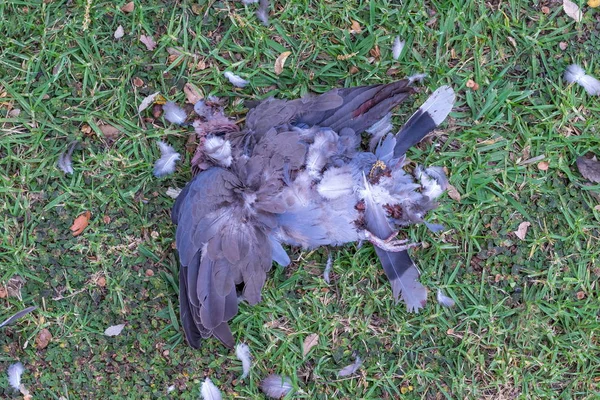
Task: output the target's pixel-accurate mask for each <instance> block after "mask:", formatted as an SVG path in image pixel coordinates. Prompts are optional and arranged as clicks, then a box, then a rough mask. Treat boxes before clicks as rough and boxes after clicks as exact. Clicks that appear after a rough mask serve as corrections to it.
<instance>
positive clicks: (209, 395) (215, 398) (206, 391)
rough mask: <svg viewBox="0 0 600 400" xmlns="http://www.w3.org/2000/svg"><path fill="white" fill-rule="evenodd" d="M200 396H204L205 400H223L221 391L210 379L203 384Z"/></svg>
mask: <svg viewBox="0 0 600 400" xmlns="http://www.w3.org/2000/svg"><path fill="white" fill-rule="evenodd" d="M200 395H201V396H202V399H203V400H221V399H222V398H223V397H222V396H221V391H220V390H219V389H218V388H217V387H216V386H215V384H214V383H212V381H211V380H210V378H206V380H205V381H204V382H203V383H202V387H201V388H200Z"/></svg>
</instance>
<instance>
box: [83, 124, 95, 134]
mask: <svg viewBox="0 0 600 400" xmlns="http://www.w3.org/2000/svg"><path fill="white" fill-rule="evenodd" d="M80 131H81V133H83V134H84V135H86V136H87V135H89V134H90V133H92V127H91V126H89V125H88V124H83V125H82V126H81V129H80Z"/></svg>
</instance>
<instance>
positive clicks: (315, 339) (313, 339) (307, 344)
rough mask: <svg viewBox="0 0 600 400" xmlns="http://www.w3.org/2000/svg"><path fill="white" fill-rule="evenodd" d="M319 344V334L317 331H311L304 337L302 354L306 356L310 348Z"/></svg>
mask: <svg viewBox="0 0 600 400" xmlns="http://www.w3.org/2000/svg"><path fill="white" fill-rule="evenodd" d="M317 344H319V335H318V334H316V333H311V334H310V335H308V336H307V337H306V339H304V343H303V344H302V356H303V357H306V355H307V354H308V352H309V351H310V349H312V348H313V347H315V346H316V345H317Z"/></svg>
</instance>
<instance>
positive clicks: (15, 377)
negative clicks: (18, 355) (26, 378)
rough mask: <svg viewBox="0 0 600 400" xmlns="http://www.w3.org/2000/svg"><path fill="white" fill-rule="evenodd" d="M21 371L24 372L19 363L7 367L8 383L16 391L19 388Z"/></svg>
mask: <svg viewBox="0 0 600 400" xmlns="http://www.w3.org/2000/svg"><path fill="white" fill-rule="evenodd" d="M23 371H25V368H24V367H23V364H21V363H20V362H17V363H14V364H12V365H10V366H9V367H8V371H7V373H8V383H9V384H10V386H11V387H12V388H13V389H15V390H17V391H18V390H19V388H20V386H21V375H23Z"/></svg>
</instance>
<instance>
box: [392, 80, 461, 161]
mask: <svg viewBox="0 0 600 400" xmlns="http://www.w3.org/2000/svg"><path fill="white" fill-rule="evenodd" d="M455 99H456V96H455V94H454V90H452V88H451V87H450V86H442V87H440V88H438V89H437V90H436V91H435V92H433V94H432V95H431V96H429V98H428V99H427V101H426V102H425V103H424V104H423V105H422V106H421V107H419V109H418V110H417V112H415V113H414V114H413V115H412V116H411V117H410V119H409V120H408V121H407V122H406V124H404V126H403V127H402V129H401V130H400V132H398V134H397V135H396V138H397V142H396V147H395V148H394V158H400V157H402V156H403V155H404V154H405V153H406V151H407V150H408V149H409V148H411V147H412V146H414V145H415V144H417V143H419V142H420V141H421V140H422V139H423V138H424V137H425V135H427V134H428V133H429V132H431V131H432V130H434V129H436V128H437V127H438V126H439V125H440V124H441V123H442V122H443V121H444V120H445V119H446V117H447V116H448V114H450V111H451V110H452V107H453V106H454V101H455Z"/></svg>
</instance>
